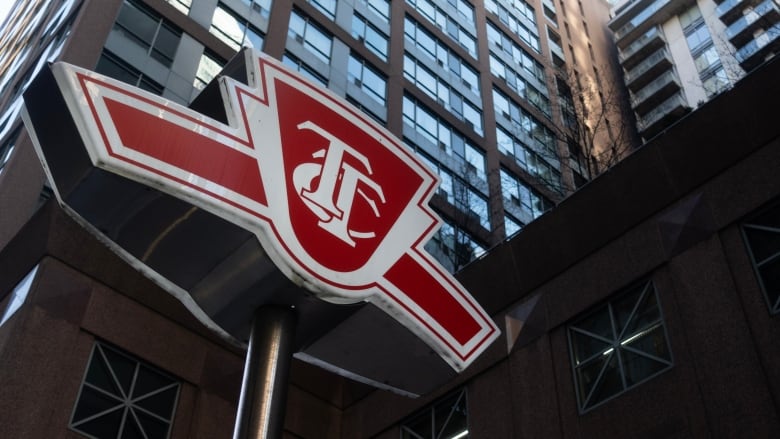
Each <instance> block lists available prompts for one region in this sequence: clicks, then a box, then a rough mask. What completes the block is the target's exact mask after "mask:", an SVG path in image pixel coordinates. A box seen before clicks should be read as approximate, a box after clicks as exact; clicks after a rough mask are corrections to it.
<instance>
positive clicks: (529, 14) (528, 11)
mask: <svg viewBox="0 0 780 439" xmlns="http://www.w3.org/2000/svg"><path fill="white" fill-rule="evenodd" d="M507 3H509V4H511V6H512V7H511V8H509V9H507V8H506V7H504V5H503V4H501V3H499V2H497V1H496V0H485V9H486V10H488V11H489V12H492V13H494V14H496V15H497V16H498V18H499V20H501V22H503V23H504V24H506V25H507V26H509V27H510V29H512V30H513V31H514V30H515V29H513V28H512V26H511V24H510V23H511V21H512V20H515V14H519V16H520V17H523V18H525V19H526V20H528V21H530V22H531V24H532V29H536V12H535V11H534V7H533V6H531V5H530V4H529V3H528V2H526V1H525V0H509V1H508V2H507Z"/></svg>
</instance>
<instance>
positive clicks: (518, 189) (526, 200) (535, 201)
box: [501, 168, 553, 220]
mask: <svg viewBox="0 0 780 439" xmlns="http://www.w3.org/2000/svg"><path fill="white" fill-rule="evenodd" d="M501 192H502V194H503V196H504V199H505V200H507V201H508V202H509V205H510V206H513V207H514V208H516V209H519V210H520V211H521V212H524V213H525V214H526V215H528V216H529V217H530V218H531V220H534V219H536V218H538V217H539V216H541V215H542V214H543V213H544V212H546V211H548V210H549V209H551V208H552V207H553V203H552V202H551V201H550V200H548V199H547V198H545V197H544V196H543V195H541V194H539V193H538V192H537V191H536V190H534V189H533V188H531V187H530V186H528V184H526V183H525V182H523V181H522V180H520V179H519V178H517V177H515V176H514V175H513V174H512V173H511V172H509V171H507V170H506V169H504V168H501Z"/></svg>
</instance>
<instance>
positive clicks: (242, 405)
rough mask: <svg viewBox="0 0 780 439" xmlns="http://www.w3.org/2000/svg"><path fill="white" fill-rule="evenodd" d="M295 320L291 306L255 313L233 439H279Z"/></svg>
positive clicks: (265, 309)
mask: <svg viewBox="0 0 780 439" xmlns="http://www.w3.org/2000/svg"><path fill="white" fill-rule="evenodd" d="M296 320H297V319H296V315H295V310H294V309H292V308H290V307H283V306H273V305H266V306H261V307H260V308H258V309H257V311H255V316H254V320H253V321H252V332H251V334H250V336H249V348H248V350H247V353H246V362H245V364H244V379H243V381H242V383H241V398H240V399H239V401H238V413H237V414H236V426H235V429H234V430H233V439H281V437H282V431H283V430H284V413H285V405H286V402H287V381H288V376H289V372H290V362H291V360H292V354H293V352H292V351H293V340H294V339H295V324H296Z"/></svg>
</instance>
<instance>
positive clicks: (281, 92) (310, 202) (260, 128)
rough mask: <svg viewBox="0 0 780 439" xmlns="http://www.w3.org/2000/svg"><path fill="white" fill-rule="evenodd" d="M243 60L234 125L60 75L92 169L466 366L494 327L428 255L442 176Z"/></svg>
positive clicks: (341, 106)
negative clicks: (220, 228) (219, 223)
mask: <svg viewBox="0 0 780 439" xmlns="http://www.w3.org/2000/svg"><path fill="white" fill-rule="evenodd" d="M245 56H246V57H247V59H246V64H247V66H248V71H247V78H249V84H248V85H244V84H241V83H238V82H237V81H234V80H232V79H229V78H221V79H220V86H221V90H222V96H223V101H224V103H225V110H226V114H227V119H228V124H227V125H225V124H222V123H220V122H217V121H215V120H212V119H210V118H208V117H206V116H204V115H202V114H199V113H196V112H194V111H192V110H190V109H188V108H185V107H182V106H179V105H177V104H175V103H172V102H169V101H167V100H165V99H162V98H160V97H158V96H154V95H151V94H149V93H146V92H143V91H141V90H139V89H136V88H134V87H131V86H128V85H126V84H124V83H120V82H118V81H115V80H112V79H108V78H105V77H103V76H101V75H97V74H95V73H93V72H89V71H86V70H83V69H80V68H77V67H74V66H70V65H67V64H62V63H58V64H55V65H54V66H53V67H52V71H53V73H54V77H55V79H56V82H57V85H58V87H59V88H60V91H61V92H62V94H63V96H64V97H65V101H66V103H67V106H68V110H69V111H70V112H71V114H72V117H73V119H74V121H75V122H76V126H77V127H78V130H79V133H80V136H81V138H82V140H83V143H84V146H85V148H86V149H87V152H88V153H89V156H90V159H91V160H92V163H93V164H94V166H96V167H99V168H102V169H104V170H106V171H109V172H113V173H116V174H119V175H121V176H123V177H125V178H129V179H131V180H135V181H137V182H140V183H143V184H146V185H150V186H153V187H155V188H156V189H158V190H161V191H163V192H166V193H168V194H170V195H172V196H175V197H178V198H181V199H183V200H186V201H188V202H189V203H191V204H193V205H195V206H198V207H200V208H202V209H204V210H206V211H208V212H211V213H212V214H214V215H217V216H219V217H221V218H223V219H225V220H227V221H231V222H232V223H234V224H236V225H238V226H240V227H243V228H245V229H246V230H249V231H251V232H253V233H254V234H255V236H257V239H258V240H259V241H260V244H261V245H262V247H263V249H264V251H265V252H266V253H267V254H268V255H269V257H270V258H271V259H272V261H273V262H274V264H275V265H276V266H277V267H278V268H279V270H280V271H282V272H283V273H284V274H285V275H286V276H287V277H289V278H290V279H291V280H293V282H296V283H297V284H298V285H301V286H303V287H306V288H307V289H309V290H310V291H312V292H313V293H314V294H316V295H317V296H318V297H320V298H321V299H323V300H328V301H331V302H334V303H354V302H359V301H370V302H372V303H373V304H375V305H376V306H378V307H380V308H381V309H383V310H384V311H385V312H387V313H388V314H390V315H391V316H393V317H394V318H396V319H397V320H398V321H399V322H400V323H402V324H403V325H404V326H406V327H407V328H409V329H410V330H411V331H413V332H414V333H415V334H417V335H418V336H419V337H420V338H422V339H423V340H424V341H426V342H427V343H428V344H429V345H430V346H431V347H432V348H433V349H434V350H435V351H436V352H438V353H439V354H440V355H441V356H442V358H443V359H444V360H445V361H447V362H448V363H449V364H450V365H451V366H452V367H453V368H454V369H456V370H462V369H463V368H465V367H466V366H468V365H469V364H470V363H471V362H472V361H473V360H474V359H475V358H476V357H477V356H478V355H479V354H480V353H481V352H482V351H484V350H485V349H486V347H487V346H488V345H489V344H490V343H491V342H492V341H493V340H495V338H496V337H498V329H497V327H496V326H495V324H494V323H493V321H492V320H491V319H490V317H489V316H488V315H487V313H486V312H485V311H484V310H483V309H482V308H481V307H480V306H479V304H478V303H477V302H476V301H475V300H474V299H473V298H472V297H471V295H469V294H468V292H467V291H466V290H465V289H464V288H463V286H461V285H460V283H458V282H457V281H456V280H455V279H454V278H453V277H452V276H451V275H450V274H449V273H448V272H447V271H446V270H444V269H443V268H442V267H441V266H440V265H439V264H438V263H437V262H436V261H435V260H434V259H433V258H432V257H431V256H430V255H429V254H428V253H427V252H426V251H425V250H424V249H423V246H424V245H425V243H426V242H427V241H428V240H429V239H430V238H431V236H432V235H433V234H434V233H435V232H436V230H437V228H438V227H439V225H440V219H439V218H438V217H437V216H436V215H435V214H434V213H433V212H432V211H431V209H430V208H429V206H428V202H429V201H430V198H431V196H432V194H433V193H434V191H435V189H436V186H437V184H438V178H437V176H436V175H434V174H433V173H432V172H431V171H430V170H429V169H428V168H426V167H425V166H424V165H423V164H422V163H421V162H420V161H419V160H418V159H417V158H416V157H415V156H414V154H413V153H412V152H410V151H409V149H408V148H406V147H405V146H403V145H402V144H401V143H400V142H399V141H398V140H397V139H395V138H394V137H393V136H392V135H391V134H389V133H388V132H387V131H386V130H385V129H384V128H383V127H381V126H379V125H377V124H376V123H375V122H373V121H372V120H370V119H368V118H366V117H365V116H364V115H362V114H361V113H359V112H356V110H355V109H353V108H352V107H351V106H350V105H349V104H347V103H345V102H344V101H343V100H342V99H341V98H338V97H335V96H333V95H332V94H331V93H330V92H328V91H323V90H321V89H320V88H319V87H317V86H314V85H312V84H310V83H309V82H308V81H307V80H305V79H303V78H302V77H301V76H299V75H298V74H297V73H295V72H291V71H288V69H287V68H286V67H284V66H283V65H282V64H281V63H279V62H277V61H275V60H273V59H271V58H268V57H266V56H264V55H262V54H259V53H256V52H252V51H249V50H247V51H245ZM26 123H28V124H30V125H32V122H30V121H29V120H28V121H26ZM31 128H34V127H31ZM38 152H39V155H41V159H42V160H43V161H44V162H45V157H43V153H42V150H41V148H40V146H38ZM139 263H140V262H139Z"/></svg>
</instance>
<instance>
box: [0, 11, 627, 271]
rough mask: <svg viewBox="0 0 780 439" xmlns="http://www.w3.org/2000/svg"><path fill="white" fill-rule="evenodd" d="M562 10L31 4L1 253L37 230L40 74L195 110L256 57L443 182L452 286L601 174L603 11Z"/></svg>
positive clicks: (4, 193) (21, 17)
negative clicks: (582, 95) (330, 95)
mask: <svg viewBox="0 0 780 439" xmlns="http://www.w3.org/2000/svg"><path fill="white" fill-rule="evenodd" d="M566 4H567V3H566V2H563V3H560V2H558V3H557V7H556V3H555V2H553V1H546V2H530V3H529V2H527V1H526V0H516V1H510V2H502V1H492V0H488V1H486V2H476V3H472V2H469V1H467V0H457V1H455V0H453V1H449V2H443V1H442V2H436V1H430V0H421V1H419V2H414V1H412V2H390V1H386V0H376V1H373V0H372V1H355V2H348V1H322V2H319V1H315V0H312V1H301V2H293V1H286V0H277V1H275V2H274V1H270V0H262V1H249V0H225V1H213V0H194V1H189V0H170V1H155V0H150V1H141V0H127V1H112V2H102V3H100V6H95V5H93V3H92V2H82V1H75V0H74V1H63V2H57V1H53V2H46V1H36V2H22V4H20V6H19V7H17V8H15V9H14V13H13V14H12V15H11V16H10V17H9V19H8V21H7V23H6V26H5V28H4V34H3V37H2V38H3V39H4V41H3V47H4V48H6V47H7V48H8V50H4V51H3V53H2V55H0V56H2V61H1V62H0V72H2V77H3V83H2V84H0V90H2V93H1V94H0V96H1V97H0V105H1V107H0V108H2V109H3V113H2V119H1V121H0V125H1V126H2V131H0V138H2V142H3V145H4V147H3V160H2V163H3V169H4V170H5V172H3V173H4V174H5V175H2V176H1V177H0V178H2V179H3V180H6V181H7V183H5V184H0V201H2V202H3V205H5V202H6V200H7V201H8V202H9V203H11V205H14V206H16V207H15V208H14V209H13V210H14V213H13V214H12V215H10V216H9V217H8V218H6V219H4V220H3V221H5V222H6V224H4V225H3V227H2V229H3V232H2V233H3V234H5V235H4V236H2V238H0V243H2V242H5V241H7V240H8V239H9V238H10V236H12V234H13V233H14V231H15V230H17V229H18V227H19V226H20V225H21V224H22V223H23V222H24V220H25V219H26V218H27V217H29V215H30V214H31V213H32V211H33V210H34V209H35V206H36V205H37V203H38V194H39V193H40V191H38V190H39V189H41V188H42V187H43V177H42V174H41V173H40V171H39V169H37V168H36V166H35V165H34V164H33V163H32V160H31V159H32V157H25V158H21V157H20V158H15V157H14V154H13V150H14V149H15V148H13V145H15V144H16V143H20V144H26V135H25V134H24V133H23V129H21V128H20V124H21V123H20V119H19V117H18V115H19V111H20V108H21V103H22V93H23V91H24V90H25V89H26V87H27V85H28V84H29V82H30V81H31V80H32V79H33V77H34V76H35V75H36V74H37V72H39V71H40V69H41V68H42V66H43V65H45V63H46V62H51V61H55V60H64V61H67V62H71V63H73V64H76V65H79V66H83V67H86V68H89V69H94V70H95V71H97V72H99V73H103V74H106V75H108V76H112V77H115V78H118V79H121V80H123V81H125V82H128V83H131V84H133V85H136V86H138V87H141V88H143V89H145V90H147V91H151V92H153V93H157V94H160V95H162V96H163V97H165V98H168V99H171V100H173V101H175V102H178V103H182V104H187V103H189V102H190V101H192V99H193V98H194V97H195V96H197V95H198V93H199V92H200V91H201V90H202V89H203V88H204V87H205V85H206V84H207V83H208V82H209V81H211V80H212V79H213V78H214V76H215V75H217V74H218V73H219V71H220V70H221V68H222V66H223V65H224V64H225V63H226V62H227V61H228V60H229V59H231V57H232V56H233V55H234V54H235V53H236V51H237V50H238V49H239V48H240V47H242V46H249V47H253V48H256V49H258V50H262V51H264V52H266V53H268V54H270V55H272V56H274V57H276V58H278V59H280V60H282V61H283V62H284V63H286V64H287V65H289V66H291V67H292V68H294V69H296V70H298V71H300V72H302V73H303V74H305V75H306V76H307V77H308V78H310V79H311V80H313V81H314V82H317V83H319V84H321V85H322V86H325V87H327V88H329V89H330V90H331V91H333V92H334V93H336V94H337V95H339V96H342V97H344V98H346V99H347V100H348V101H350V102H351V103H352V104H354V105H355V106H356V107H358V108H360V109H361V110H362V111H364V112H365V113H366V114H368V115H369V116H370V117H372V118H374V119H375V120H377V121H378V122H379V123H381V124H382V125H384V126H385V127H387V128H388V129H389V130H390V131H391V132H392V133H394V134H395V135H397V136H398V137H399V138H402V139H403V141H404V143H406V145H407V146H409V147H410V148H411V149H413V150H414V151H415V152H416V153H418V155H419V156H420V157H421V158H422V159H423V160H424V161H425V162H427V163H428V164H429V165H430V166H431V167H432V168H433V169H434V170H436V171H437V173H438V174H439V176H440V177H441V179H442V185H441V187H440V189H439V193H438V195H437V196H436V197H435V200H434V203H433V205H434V207H435V208H436V210H437V211H438V212H439V213H440V214H441V215H442V216H443V217H444V218H445V220H446V222H447V224H446V225H445V227H443V228H442V231H441V232H440V233H439V234H438V235H437V237H436V239H435V240H434V241H432V242H431V244H430V245H429V251H431V252H433V253H434V254H436V255H437V257H438V259H439V260H440V261H441V262H442V263H443V264H444V265H445V266H447V267H448V268H449V269H451V270H456V269H458V268H460V267H461V266H462V265H464V264H465V263H468V262H469V261H470V260H472V259H473V258H475V257H477V256H479V255H481V254H483V253H484V251H485V249H487V248H490V247H492V246H493V245H495V244H496V243H498V242H500V241H501V240H503V239H505V237H507V236H510V235H512V234H513V233H515V232H516V231H518V230H519V229H520V228H522V227H523V226H524V225H526V224H528V223H529V222H531V221H533V220H534V219H535V218H536V217H538V216H539V215H541V214H542V213H544V212H545V211H547V210H548V209H549V208H550V207H552V206H554V205H555V204H556V203H557V202H559V201H560V200H561V199H563V198H564V197H565V196H567V195H568V194H570V193H571V192H572V191H573V190H575V189H576V188H577V187H580V186H582V185H583V184H585V182H587V181H588V180H589V179H590V178H591V175H592V174H593V175H595V174H596V173H597V172H599V171H600V170H602V168H603V167H602V166H599V165H597V164H594V163H595V161H596V160H597V157H596V155H597V154H595V153H594V151H596V150H598V149H600V148H601V149H606V148H607V147H606V146H603V145H608V144H610V142H609V140H608V139H609V137H610V136H611V134H609V133H608V132H607V129H606V128H605V127H604V124H603V123H601V124H600V125H599V122H596V123H592V122H591V121H588V120H586V119H587V118H588V117H587V116H585V114H586V112H585V110H582V108H585V106H591V107H593V108H596V107H598V104H597V103H596V101H597V100H598V99H599V97H598V96H597V95H596V94H595V93H590V92H588V99H577V97H578V94H579V91H580V88H579V87H578V86H575V87H570V86H569V81H571V80H572V79H573V78H574V75H576V77H577V80H578V81H580V82H581V83H583V84H587V86H586V87H587V88H588V89H589V90H590V89H595V88H597V85H598V83H600V82H601V81H603V82H605V83H616V81H614V80H613V79H611V78H613V77H614V75H615V72H617V69H615V68H613V67H612V66H613V65H614V63H611V62H610V53H609V50H608V47H609V46H608V45H607V44H606V42H607V40H608V33H607V30H606V29H605V27H604V23H605V21H606V19H607V17H608V15H607V14H608V8H607V5H606V3H602V2H595V3H593V2H590V3H588V7H587V8H585V9H583V8H582V6H578V7H575V6H573V5H569V6H568V7H567V6H565V5H566ZM588 23H590V30H588V29H589V28H588V27H587V26H588ZM564 47H566V48H567V49H566V50H564ZM575 52H576V54H575ZM600 72H601V75H602V76H604V79H603V80H602V79H601V76H599V74H600ZM594 78H595V79H594ZM575 101H576V104H575ZM575 107H576V108H577V110H575ZM594 113H597V112H591V113H590V114H594ZM605 118H606V117H605ZM608 118H609V119H611V120H612V122H611V126H613V127H630V126H632V124H630V123H626V122H624V121H623V120H622V119H621V113H620V112H614V111H612V112H611V113H610V114H609V116H608ZM599 119H600V118H599ZM564 121H569V123H568V124H567V123H564ZM586 124H590V125H596V126H595V128H594V129H593V130H592V131H593V132H594V133H595V135H594V136H585V137H583V136H579V135H577V134H573V133H577V132H579V131H582V128H583V127H585V125H586ZM607 124H610V122H609V121H607ZM607 128H609V127H607ZM616 137H620V136H619V135H618V136H616ZM633 143H635V142H631V141H626V142H625V144H626V145H627V146H626V148H624V151H621V153H622V152H626V151H627V150H628V149H629V147H630V146H632V145H633ZM21 149H28V148H24V147H23V148H21ZM21 154H25V155H27V154H29V151H28V152H26V153H20V155H21ZM14 162H19V164H18V165H14ZM14 168H16V170H15V169H14ZM15 174H22V175H21V176H20V177H19V178H21V179H22V180H15V177H14V175H15ZM20 187H25V188H28V189H25V192H26V193H24V194H20V193H19V190H18V189H19V188H20ZM44 196H46V193H44Z"/></svg>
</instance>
